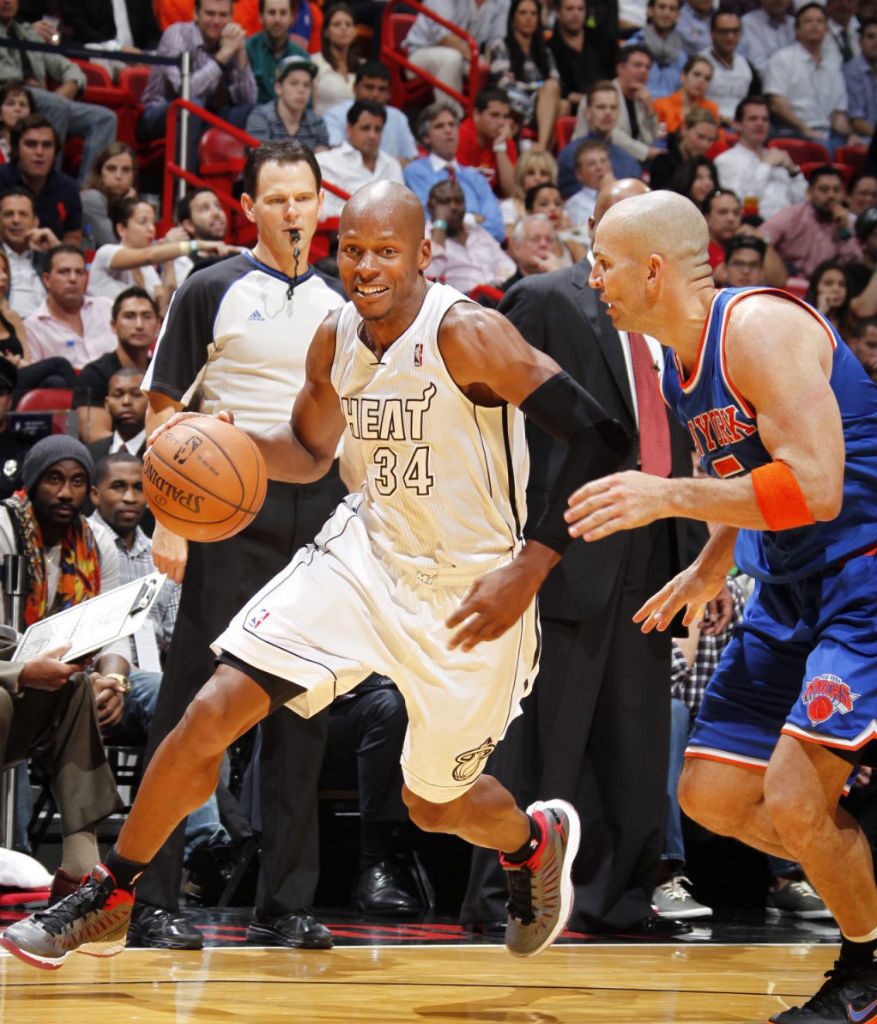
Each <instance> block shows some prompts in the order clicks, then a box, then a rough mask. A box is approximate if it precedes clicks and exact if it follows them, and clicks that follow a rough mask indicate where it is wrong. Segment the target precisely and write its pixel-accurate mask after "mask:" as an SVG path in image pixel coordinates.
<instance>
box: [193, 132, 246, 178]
mask: <svg viewBox="0 0 877 1024" xmlns="http://www.w3.org/2000/svg"><path fill="white" fill-rule="evenodd" d="M246 159H247V147H246V146H245V145H244V144H243V142H239V141H238V140H237V139H235V138H232V136H231V135H229V134H228V133H227V132H224V131H223V130H222V129H221V128H208V129H207V131H206V132H204V134H203V135H202V136H201V140H200V141H199V143H198V167H199V172H198V173H199V175H200V177H202V178H204V179H205V180H206V181H207V182H208V183H209V184H210V187H211V188H214V189H218V190H221V191H222V192H227V193H228V194H229V195H230V194H231V192H232V189H233V188H234V183H235V182H236V181H237V179H238V178H239V177H240V174H241V171H242V170H243V169H244V162H245V161H246Z"/></svg>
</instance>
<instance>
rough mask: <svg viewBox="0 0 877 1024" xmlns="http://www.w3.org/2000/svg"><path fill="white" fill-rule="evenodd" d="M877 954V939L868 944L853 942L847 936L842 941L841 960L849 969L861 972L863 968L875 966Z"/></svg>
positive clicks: (842, 937)
mask: <svg viewBox="0 0 877 1024" xmlns="http://www.w3.org/2000/svg"><path fill="white" fill-rule="evenodd" d="M875 952H877V939H870V940H869V941H868V942H853V941H852V940H851V939H848V938H847V937H846V936H845V935H843V936H841V941H840V960H841V963H844V964H846V965H847V967H853V968H856V969H859V970H861V969H862V968H863V967H873V966H874V953H875Z"/></svg>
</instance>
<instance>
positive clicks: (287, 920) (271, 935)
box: [247, 910, 332, 949]
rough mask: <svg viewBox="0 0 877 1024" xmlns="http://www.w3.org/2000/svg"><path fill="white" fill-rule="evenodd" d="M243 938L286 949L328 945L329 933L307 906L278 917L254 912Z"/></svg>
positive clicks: (330, 940) (256, 944)
mask: <svg viewBox="0 0 877 1024" xmlns="http://www.w3.org/2000/svg"><path fill="white" fill-rule="evenodd" d="M247 942H252V943H253V945H255V946H288V947H289V948H290V949H331V948H332V933H331V932H330V931H329V929H328V928H327V927H326V926H325V925H324V924H320V922H319V921H318V920H317V919H316V918H315V917H314V915H313V914H309V913H308V912H307V910H297V911H295V913H292V914H284V915H283V916H282V917H260V916H258V915H257V916H256V918H255V919H254V920H253V921H251V922H250V926H249V928H247Z"/></svg>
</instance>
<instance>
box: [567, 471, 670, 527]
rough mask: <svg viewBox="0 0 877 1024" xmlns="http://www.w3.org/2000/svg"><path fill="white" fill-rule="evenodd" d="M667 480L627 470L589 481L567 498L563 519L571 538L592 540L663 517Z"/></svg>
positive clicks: (644, 524)
mask: <svg viewBox="0 0 877 1024" xmlns="http://www.w3.org/2000/svg"><path fill="white" fill-rule="evenodd" d="M666 485H667V481H666V480H665V479H664V478H663V477H659V476H652V475H651V474H650V473H639V472H636V471H634V470H627V471H626V472H624V473H613V474H612V475H611V476H604V477H601V478H600V479H599V480H592V481H591V482H590V483H588V484H585V485H584V486H582V487H579V489H578V490H576V491H573V493H572V494H571V495H570V496H569V508H568V509H567V510H566V512H564V514H563V516H564V519H566V521H567V522H568V523H569V534H570V536H571V537H582V538H584V540H587V541H593V540H600V539H602V538H603V537H608V536H609V535H610V534H613V533H617V532H618V531H619V530H633V529H635V528H636V527H637V526H646V525H647V524H648V523H653V522H654V521H655V520H656V519H660V518H661V516H662V515H663V514H664V509H665V498H664V490H665V487H666Z"/></svg>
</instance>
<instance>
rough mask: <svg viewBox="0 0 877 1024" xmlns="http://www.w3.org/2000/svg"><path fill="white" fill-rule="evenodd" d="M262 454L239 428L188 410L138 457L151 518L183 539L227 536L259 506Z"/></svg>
mask: <svg viewBox="0 0 877 1024" xmlns="http://www.w3.org/2000/svg"><path fill="white" fill-rule="evenodd" d="M267 486H268V473H267V471H266V469H265V460H264V459H263V458H262V453H261V452H260V451H259V449H258V448H257V447H256V445H255V444H254V442H253V441H252V439H251V438H249V437H248V436H247V435H246V434H245V433H244V432H243V431H242V430H239V429H238V428H237V427H235V426H233V425H232V424H231V423H226V422H225V420H218V419H216V418H215V417H214V416H192V417H190V418H188V419H185V420H183V421H182V422H181V423H177V424H176V425H175V426H173V427H170V428H169V429H168V430H165V431H164V432H163V433H162V434H160V435H159V437H158V439H157V440H156V442H155V444H154V445H153V446H152V447H151V448H149V449H148V450H147V452H146V455H145V456H144V459H143V490H144V492H145V494H146V500H147V502H148V503H149V507H150V508H151V509H152V512H153V515H154V516H155V518H156V519H157V520H158V521H159V522H160V523H161V524H162V525H163V526H166V527H167V528H168V529H169V530H172V531H173V532H174V533H176V534H178V535H179V536H180V537H185V538H187V539H188V540H197V541H214V540H224V539H225V538H226V537H233V536H234V534H236V533H239V532H240V531H241V530H243V529H244V527H245V526H248V525H249V524H250V523H251V522H252V521H253V519H254V518H255V516H256V513H257V512H258V511H259V509H260V508H261V507H262V502H263V501H264V500H265V490H266V488H267Z"/></svg>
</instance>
